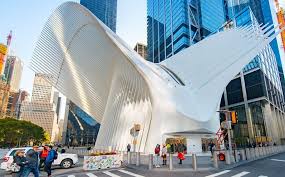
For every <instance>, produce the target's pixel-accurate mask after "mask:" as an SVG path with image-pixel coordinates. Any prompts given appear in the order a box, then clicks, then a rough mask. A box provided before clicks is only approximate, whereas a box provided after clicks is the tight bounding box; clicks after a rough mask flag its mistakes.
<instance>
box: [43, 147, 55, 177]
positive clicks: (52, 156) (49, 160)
mask: <svg viewBox="0 0 285 177" xmlns="http://www.w3.org/2000/svg"><path fill="white" fill-rule="evenodd" d="M52 148H53V147H52V146H48V147H47V150H48V156H47V157H46V160H45V171H46V172H47V174H48V177H51V165H52V163H53V161H54V160H56V159H57V156H58V154H57V152H56V151H55V150H54V149H52Z"/></svg>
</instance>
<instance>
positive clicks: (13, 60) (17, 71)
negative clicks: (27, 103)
mask: <svg viewBox="0 0 285 177" xmlns="http://www.w3.org/2000/svg"><path fill="white" fill-rule="evenodd" d="M22 72H23V62H22V61H21V60H20V59H19V57H17V56H11V55H9V56H8V57H7V60H6V64H5V69H4V76H5V78H6V79H7V84H8V85H10V91H12V92H17V91H19V89H20V82H21V78H22Z"/></svg>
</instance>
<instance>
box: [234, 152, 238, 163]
mask: <svg viewBox="0 0 285 177" xmlns="http://www.w3.org/2000/svg"><path fill="white" fill-rule="evenodd" d="M234 152H235V162H239V157H238V150H236V149H235V150H234Z"/></svg>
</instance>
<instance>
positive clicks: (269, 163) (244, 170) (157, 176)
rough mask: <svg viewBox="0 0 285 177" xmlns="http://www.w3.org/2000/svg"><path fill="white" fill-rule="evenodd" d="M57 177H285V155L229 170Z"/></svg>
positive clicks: (78, 171)
mask: <svg viewBox="0 0 285 177" xmlns="http://www.w3.org/2000/svg"><path fill="white" fill-rule="evenodd" d="M54 176H55V177H110V176H111V177H243V176H245V177H285V153H284V154H279V155H275V156H272V157H269V158H266V159H262V160H258V161H254V162H251V163H247V164H244V165H241V166H239V167H236V168H233V169H229V170H219V171H204V172H191V171H188V172H182V171H174V172H169V171H148V170H138V169H130V168H124V169H116V170H108V171H96V172H94V171H93V172H84V171H83V170H82V168H81V167H80V168H79V167H78V168H75V169H71V170H63V171H61V172H59V171H58V172H56V174H55V175H54Z"/></svg>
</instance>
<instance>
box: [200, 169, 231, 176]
mask: <svg viewBox="0 0 285 177" xmlns="http://www.w3.org/2000/svg"><path fill="white" fill-rule="evenodd" d="M230 171H231V170H224V171H221V172H219V173H215V174H211V175H208V176H205V177H216V176H220V175H223V174H226V173H228V172H230Z"/></svg>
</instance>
